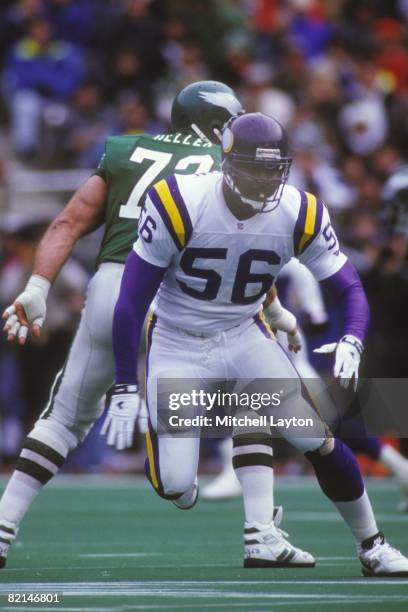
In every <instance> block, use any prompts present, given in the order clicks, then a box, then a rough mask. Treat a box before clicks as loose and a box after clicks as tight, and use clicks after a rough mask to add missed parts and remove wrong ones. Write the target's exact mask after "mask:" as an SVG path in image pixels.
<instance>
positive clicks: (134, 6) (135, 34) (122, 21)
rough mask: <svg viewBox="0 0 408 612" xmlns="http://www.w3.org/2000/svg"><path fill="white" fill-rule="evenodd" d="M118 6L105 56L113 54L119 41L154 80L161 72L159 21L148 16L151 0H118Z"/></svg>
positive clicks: (162, 66)
mask: <svg viewBox="0 0 408 612" xmlns="http://www.w3.org/2000/svg"><path fill="white" fill-rule="evenodd" d="M121 4H122V6H123V12H122V13H121V14H120V15H119V18H118V20H117V22H116V23H113V27H112V28H111V31H110V37H109V40H108V41H107V50H108V53H109V57H112V56H113V55H114V54H115V52H116V50H117V47H118V42H120V45H121V46H122V47H126V48H127V49H133V50H134V51H135V52H136V53H137V54H138V57H139V58H140V62H141V64H142V65H143V66H145V67H146V69H148V70H149V73H150V75H151V77H153V78H157V76H159V75H160V74H161V73H162V72H163V69H164V61H163V57H162V53H161V47H162V43H163V29H162V26H161V24H160V22H159V21H158V20H156V19H153V18H152V17H151V16H150V12H149V11H150V5H151V0H122V2H121Z"/></svg>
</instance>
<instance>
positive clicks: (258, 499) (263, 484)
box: [232, 438, 273, 524]
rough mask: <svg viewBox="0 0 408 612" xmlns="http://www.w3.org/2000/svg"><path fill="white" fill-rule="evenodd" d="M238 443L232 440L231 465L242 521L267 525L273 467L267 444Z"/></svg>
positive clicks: (270, 512)
mask: <svg viewBox="0 0 408 612" xmlns="http://www.w3.org/2000/svg"><path fill="white" fill-rule="evenodd" d="M244 442H246V443H242V441H241V443H240V442H239V441H238V442H237V439H234V449H233V459H232V461H233V465H234V469H235V473H236V475H237V478H238V480H239V482H240V485H241V487H242V495H243V499H244V511H245V521H246V522H248V523H252V522H254V521H256V522H257V523H263V524H269V523H271V522H272V520H273V468H272V447H271V446H270V444H262V443H260V444H253V443H248V438H247V440H244Z"/></svg>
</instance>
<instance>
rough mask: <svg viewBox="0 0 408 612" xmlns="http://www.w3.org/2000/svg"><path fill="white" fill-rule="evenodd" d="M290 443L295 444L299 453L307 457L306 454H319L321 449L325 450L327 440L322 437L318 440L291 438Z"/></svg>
mask: <svg viewBox="0 0 408 612" xmlns="http://www.w3.org/2000/svg"><path fill="white" fill-rule="evenodd" d="M289 441H290V443H291V444H293V446H294V447H295V448H297V450H298V451H300V452H301V453H303V454H304V455H306V453H311V452H315V451H316V452H319V449H323V447H324V445H325V443H326V439H325V438H324V437H323V436H322V437H320V436H319V437H316V438H306V437H305V438H291V439H290V440H289Z"/></svg>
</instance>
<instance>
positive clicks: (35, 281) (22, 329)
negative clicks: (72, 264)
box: [3, 274, 51, 344]
mask: <svg viewBox="0 0 408 612" xmlns="http://www.w3.org/2000/svg"><path fill="white" fill-rule="evenodd" d="M50 287H51V283H50V281H49V280H47V279H46V278H44V277H43V276H38V275H37V274H33V275H32V276H31V277H30V280H29V281H28V283H27V285H26V287H25V289H24V291H23V292H22V293H20V295H18V296H17V297H16V299H15V300H14V303H13V304H12V305H11V306H9V307H8V308H6V310H5V311H4V312H3V319H6V324H5V326H4V328H3V329H4V331H5V332H6V333H7V340H8V341H9V342H12V341H13V340H14V339H15V338H16V337H17V338H18V342H19V344H25V341H26V338H27V334H28V329H29V327H31V329H32V332H33V334H34V335H35V336H39V335H40V333H41V327H42V325H43V323H44V319H45V314H46V310H47V305H46V301H47V296H48V292H49V290H50Z"/></svg>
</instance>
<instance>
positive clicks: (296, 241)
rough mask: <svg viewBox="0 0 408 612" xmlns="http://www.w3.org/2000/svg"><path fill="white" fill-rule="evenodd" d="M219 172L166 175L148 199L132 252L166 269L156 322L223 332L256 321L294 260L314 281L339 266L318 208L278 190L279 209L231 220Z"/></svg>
mask: <svg viewBox="0 0 408 612" xmlns="http://www.w3.org/2000/svg"><path fill="white" fill-rule="evenodd" d="M222 176H223V175H222V173H221V172H211V173H207V174H194V175H177V176H175V175H173V176H170V177H169V178H167V179H164V180H162V181H160V182H159V183H157V184H156V185H155V186H154V187H153V188H152V189H151V190H150V191H149V193H148V195H147V197H146V203H145V206H144V209H143V212H142V216H141V219H140V224H139V239H138V240H137V242H136V243H135V245H134V250H135V251H136V253H137V254H138V255H139V256H140V257H141V258H143V259H144V260H146V261H148V262H149V263H151V264H153V265H155V266H159V267H162V268H168V269H167V272H166V273H165V276H164V278H163V281H162V283H161V285H160V288H159V290H158V293H157V295H156V298H155V300H154V303H153V310H154V312H155V313H156V314H157V315H158V317H159V318H160V319H161V320H162V321H164V322H168V323H169V324H171V325H173V326H178V327H182V328H184V329H186V330H191V331H199V332H203V331H204V332H213V331H223V330H227V329H229V328H231V327H234V326H235V325H239V324H241V323H242V322H243V321H245V320H246V319H249V318H250V317H253V316H255V315H257V313H258V312H259V311H260V310H261V309H262V303H263V301H264V299H265V295H266V293H267V291H269V289H270V288H271V286H272V285H273V282H274V279H275V278H276V277H277V276H278V274H279V272H280V270H281V268H282V267H283V266H284V265H285V264H286V263H287V262H288V261H289V260H290V259H291V258H292V257H294V256H295V257H298V258H299V260H300V261H301V262H302V263H304V264H305V265H306V266H307V267H308V268H309V269H310V271H311V272H312V273H313V274H314V276H315V277H316V278H317V280H322V279H325V278H328V277H329V276H332V275H333V274H335V272H337V271H338V270H339V269H340V268H341V267H342V266H343V265H344V263H345V261H346V257H345V255H344V254H343V253H341V252H340V250H339V243H338V240H337V237H336V234H335V232H334V230H333V228H332V226H331V223H330V218H329V214H328V212H327V210H326V208H325V206H324V204H323V203H322V202H321V201H320V200H317V199H316V198H315V197H314V196H313V195H311V194H308V193H306V192H302V191H299V190H298V189H296V188H295V187H292V186H290V185H287V186H285V188H284V190H283V194H282V198H281V201H280V204H279V206H278V207H277V208H276V209H275V210H273V211H271V212H267V213H263V214H256V215H254V216H253V217H251V218H250V219H248V220H246V221H240V220H238V219H237V218H236V217H235V216H234V215H233V214H232V212H231V211H230V210H229V208H228V207H227V205H226V203H225V200H224V197H223V192H222Z"/></svg>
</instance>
